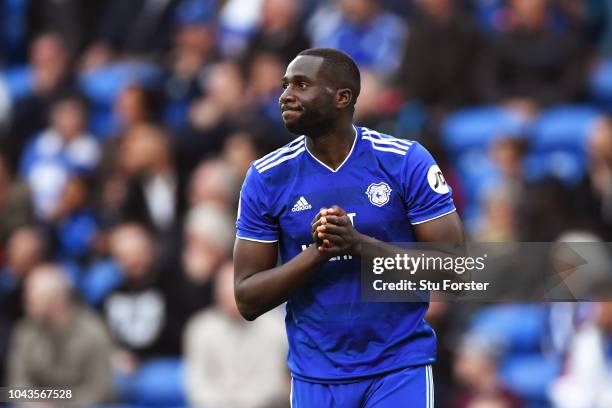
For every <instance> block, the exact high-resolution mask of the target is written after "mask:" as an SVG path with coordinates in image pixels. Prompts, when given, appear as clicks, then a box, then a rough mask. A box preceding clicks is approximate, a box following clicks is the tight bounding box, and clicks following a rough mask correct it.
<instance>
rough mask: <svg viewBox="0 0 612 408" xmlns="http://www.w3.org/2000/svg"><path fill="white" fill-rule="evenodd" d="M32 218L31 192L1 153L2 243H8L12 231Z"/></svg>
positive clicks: (0, 216)
mask: <svg viewBox="0 0 612 408" xmlns="http://www.w3.org/2000/svg"><path fill="white" fill-rule="evenodd" d="M32 218H33V214H32V205H31V197H30V190H29V189H28V186H27V184H26V183H24V182H23V181H22V180H20V179H18V178H15V177H14V176H13V174H12V173H11V171H10V169H9V164H8V160H7V158H6V157H5V156H4V155H3V154H2V153H0V242H2V243H4V242H6V239H7V238H8V235H9V234H10V233H11V231H13V230H14V229H15V228H17V227H19V226H21V225H25V224H28V223H29V222H31V221H32Z"/></svg>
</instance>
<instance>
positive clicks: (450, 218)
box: [413, 212, 465, 243]
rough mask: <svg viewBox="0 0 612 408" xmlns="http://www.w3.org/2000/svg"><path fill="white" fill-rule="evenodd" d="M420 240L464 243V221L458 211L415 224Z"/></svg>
mask: <svg viewBox="0 0 612 408" xmlns="http://www.w3.org/2000/svg"><path fill="white" fill-rule="evenodd" d="M413 228H414V233H415V235H416V238H417V240H418V241H421V242H453V243H463V242H464V241H465V234H464V230H463V223H462V222H461V218H459V215H458V214H457V212H452V213H450V214H447V215H444V216H442V217H439V218H436V219H433V220H431V221H427V222H423V223H420V224H416V225H414V226H413Z"/></svg>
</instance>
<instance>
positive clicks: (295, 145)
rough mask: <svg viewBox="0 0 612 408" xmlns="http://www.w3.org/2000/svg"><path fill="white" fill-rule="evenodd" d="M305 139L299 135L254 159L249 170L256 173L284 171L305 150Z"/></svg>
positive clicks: (293, 163)
mask: <svg viewBox="0 0 612 408" xmlns="http://www.w3.org/2000/svg"><path fill="white" fill-rule="evenodd" d="M305 139H306V137H305V136H299V137H297V138H296V139H294V140H293V141H292V142H290V143H287V144H286V145H284V146H283V147H281V148H278V149H276V150H274V151H273V152H271V153H268V154H267V155H265V156H263V157H262V158H260V159H258V160H255V161H254V162H253V163H252V164H251V171H253V172H255V173H257V174H264V173H268V174H274V173H276V172H284V171H285V170H286V169H287V168H288V167H291V166H292V165H295V163H296V161H297V159H298V158H299V157H300V156H301V155H302V154H303V153H304V151H305V150H306V140H305Z"/></svg>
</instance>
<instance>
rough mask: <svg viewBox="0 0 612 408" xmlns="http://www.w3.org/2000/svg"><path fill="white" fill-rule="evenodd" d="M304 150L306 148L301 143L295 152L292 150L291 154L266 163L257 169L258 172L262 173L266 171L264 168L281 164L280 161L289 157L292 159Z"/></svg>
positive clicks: (284, 160)
mask: <svg viewBox="0 0 612 408" xmlns="http://www.w3.org/2000/svg"><path fill="white" fill-rule="evenodd" d="M304 150H306V149H305V148H304V145H302V146H301V147H300V148H299V149H298V150H296V151H295V152H293V153H291V154H289V155H287V156H283V157H281V158H280V159H278V160H276V161H274V162H272V163H269V164H267V165H265V166H263V167H261V168H258V169H257V170H258V171H259V172H260V173H263V172H264V171H266V170H268V169H271V168H272V167H275V166H278V165H279V164H281V163H283V162H286V161H287V160H291V159H293V158H294V157H296V156H298V155H299V154H301V153H303V152H304Z"/></svg>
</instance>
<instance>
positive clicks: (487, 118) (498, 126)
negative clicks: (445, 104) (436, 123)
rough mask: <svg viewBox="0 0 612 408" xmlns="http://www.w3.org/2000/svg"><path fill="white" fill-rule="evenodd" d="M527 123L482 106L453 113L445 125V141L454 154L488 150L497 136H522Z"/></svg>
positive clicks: (508, 113)
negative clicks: (473, 150) (471, 150)
mask: <svg viewBox="0 0 612 408" xmlns="http://www.w3.org/2000/svg"><path fill="white" fill-rule="evenodd" d="M526 124H527V122H526V120H525V119H523V118H522V117H521V116H520V115H519V114H517V113H515V112H512V111H510V110H508V109H504V108H501V107H498V106H481V107H477V108H469V109H462V110H459V111H456V112H454V113H452V114H451V115H450V116H449V117H448V118H447V119H446V121H445V122H444V124H443V125H442V140H443V142H444V145H445V146H446V148H447V149H448V150H450V151H451V152H452V153H455V154H457V153H461V152H463V151H465V150H468V149H473V148H476V149H486V148H488V146H489V145H490V144H491V142H492V141H494V140H496V139H497V138H498V137H501V136H505V137H509V136H510V137H511V136H520V135H521V134H522V133H523V131H524V129H525V126H526Z"/></svg>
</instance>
